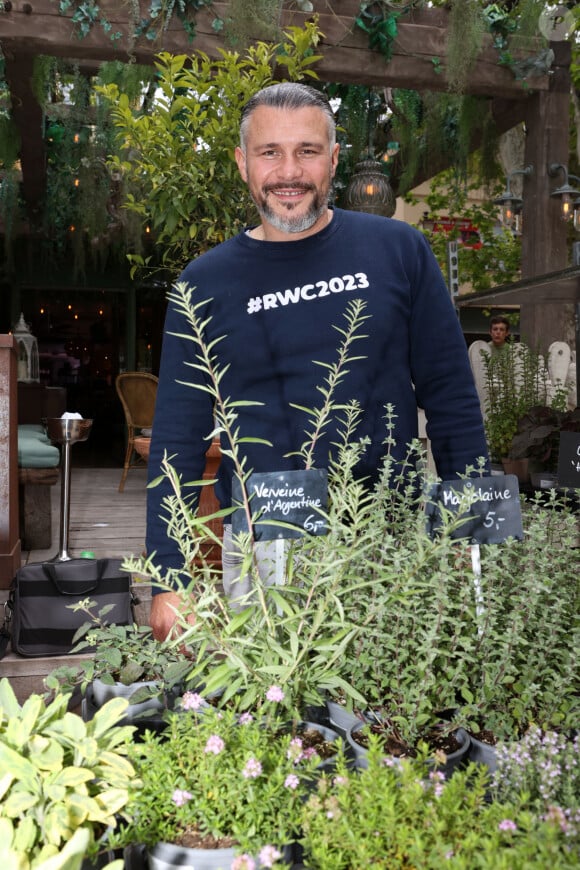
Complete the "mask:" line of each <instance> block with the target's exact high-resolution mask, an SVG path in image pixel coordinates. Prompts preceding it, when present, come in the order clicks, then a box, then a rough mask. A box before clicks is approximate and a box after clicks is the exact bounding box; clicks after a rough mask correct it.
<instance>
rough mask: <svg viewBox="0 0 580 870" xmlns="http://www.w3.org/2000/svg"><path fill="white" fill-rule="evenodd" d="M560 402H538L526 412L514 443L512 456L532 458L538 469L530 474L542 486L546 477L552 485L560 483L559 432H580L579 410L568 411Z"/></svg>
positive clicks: (513, 440)
mask: <svg viewBox="0 0 580 870" xmlns="http://www.w3.org/2000/svg"><path fill="white" fill-rule="evenodd" d="M558 404H559V403H558V402H556V403H553V405H552V406H551V407H550V406H547V405H535V406H534V407H533V408H530V409H529V410H528V411H526V413H525V414H524V415H523V416H522V417H520V419H519V420H518V425H517V430H516V433H515V435H514V436H513V439H512V443H511V448H510V452H509V456H510V457H511V458H513V459H530V460H532V462H533V464H534V467H535V468H536V469H538V471H536V472H532V475H531V476H532V483H534V482H535V483H536V485H538V487H539V488H546V487H545V485H544V486H543V487H542V486H541V484H542V482H543V481H544V480H546V481H548V482H550V483H551V484H552V485H555V484H556V482H557V474H556V473H557V470H558V451H559V447H560V433H561V432H580V410H579V409H578V408H577V409H575V410H573V411H565V410H563V409H562V408H561V407H559V406H558ZM535 475H537V476H536V477H535Z"/></svg>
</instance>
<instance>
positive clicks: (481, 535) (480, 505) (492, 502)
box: [427, 474, 524, 544]
mask: <svg viewBox="0 0 580 870" xmlns="http://www.w3.org/2000/svg"><path fill="white" fill-rule="evenodd" d="M429 494H430V496H431V501H430V504H429V505H428V509H427V530H428V532H429V534H430V535H431V536H433V535H435V534H436V533H437V532H438V531H439V530H440V529H441V527H442V524H443V522H444V520H443V517H444V516H446V515H449V516H450V519H451V522H452V523H453V524H456V526H457V527H456V528H454V530H453V533H452V537H453V538H454V539H455V540H458V539H460V538H469V540H470V541H471V543H472V544H501V543H502V542H503V541H505V540H507V538H516V539H517V540H519V541H521V540H522V538H523V536H524V532H523V528H522V514H521V508H520V494H519V486H518V479H517V477H516V476H515V474H498V475H494V476H492V477H476V478H470V479H469V480H444V481H442V482H441V483H438V484H435V485H434V486H433V488H432V490H430V493H429Z"/></svg>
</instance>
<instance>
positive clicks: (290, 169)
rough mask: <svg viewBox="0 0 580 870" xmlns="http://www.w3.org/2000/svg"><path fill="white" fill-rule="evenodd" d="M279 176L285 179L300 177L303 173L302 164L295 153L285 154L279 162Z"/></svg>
mask: <svg viewBox="0 0 580 870" xmlns="http://www.w3.org/2000/svg"><path fill="white" fill-rule="evenodd" d="M277 170H278V176H279V177H280V178H284V179H289V180H291V179H293V178H298V177H299V176H300V175H302V165H301V163H300V160H299V159H298V157H296V155H294V154H284V155H283V156H282V157H281V159H280V162H279V163H278V167H277Z"/></svg>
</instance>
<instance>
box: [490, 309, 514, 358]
mask: <svg viewBox="0 0 580 870" xmlns="http://www.w3.org/2000/svg"><path fill="white" fill-rule="evenodd" d="M489 334H490V336H491V341H488V343H487V344H488V347H489V349H490V351H491V352H492V353H493V352H494V351H498V350H503V348H504V347H505V344H506V341H507V339H508V337H509V334H510V322H509V320H508V319H507V317H503V315H501V314H496V315H494V316H493V317H492V318H491V320H490V321H489Z"/></svg>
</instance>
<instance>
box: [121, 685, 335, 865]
mask: <svg viewBox="0 0 580 870" xmlns="http://www.w3.org/2000/svg"><path fill="white" fill-rule="evenodd" d="M267 706H268V705H267V703H266V707H267ZM130 758H131V760H132V763H133V764H134V766H135V771H136V779H135V780H134V785H133V787H132V788H131V791H130V797H129V802H128V806H127V814H128V816H129V820H128V821H127V822H126V823H124V824H123V825H122V826H121V827H120V828H119V830H118V831H117V832H115V834H114V836H113V837H112V839H111V844H112V845H113V846H114V847H115V848H118V847H128V846H130V845H131V844H142V845H143V846H145V847H146V849H147V851H148V860H149V866H150V867H151V868H153V870H160V868H169V867H172V866H181V865H183V864H187V865H188V866H194V867H195V868H196V870H210V868H214V870H215V868H220V870H229V868H230V867H231V868H238V870H247V868H250V867H255V866H256V862H258V861H259V866H261V867H273V866H281V865H282V864H286V863H288V861H289V860H291V848H290V847H291V844H292V842H293V841H294V839H295V838H296V836H297V832H298V823H299V815H300V808H301V806H302V803H303V801H304V799H305V797H306V795H307V793H308V791H309V790H310V789H311V788H312V779H313V776H314V772H315V770H316V766H317V764H318V763H319V761H320V758H319V757H318V756H317V755H316V753H315V752H310V751H308V750H307V748H306V746H305V745H304V744H303V742H302V740H301V738H300V737H299V736H297V735H295V734H293V733H292V731H291V729H289V728H288V727H287V724H286V723H285V722H284V721H283V720H280V719H278V718H276V716H275V715H270V714H269V713H265V712H263V713H262V714H261V715H257V716H254V715H253V714H251V713H248V712H245V713H242V714H239V713H236V712H235V711H233V710H231V709H230V710H219V709H217V708H215V707H212V706H211V705H208V704H207V702H204V699H203V698H202V697H201V696H200V695H199V694H196V693H192V692H189V693H186V694H185V695H184V696H183V699H182V701H181V704H180V707H179V709H176V710H175V711H173V712H171V713H169V714H168V726H167V728H166V730H165V731H164V733H163V735H158V734H154V733H153V732H148V733H146V734H145V736H144V739H143V741H142V742H141V743H135V744H134V745H133V746H132V748H131V750H130Z"/></svg>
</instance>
